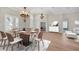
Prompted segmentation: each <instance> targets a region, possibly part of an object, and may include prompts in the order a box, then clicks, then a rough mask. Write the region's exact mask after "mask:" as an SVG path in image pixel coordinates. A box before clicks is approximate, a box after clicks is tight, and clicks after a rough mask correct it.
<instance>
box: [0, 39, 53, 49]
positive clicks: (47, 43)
mask: <svg viewBox="0 0 79 59" xmlns="http://www.w3.org/2000/svg"><path fill="white" fill-rule="evenodd" d="M43 42H44V46H43V45H42V41H40V44H39V45H40V51H46V50H47V49H48V47H49V45H50V43H51V41H49V40H45V39H43ZM17 46H18V45H17V44H15V45H14V47H13V51H38V45H37V44H35V45H34V44H30V45H29V46H27V47H25V46H23V45H20V46H19V48H17ZM0 51H6V48H5V49H4V50H3V47H1V46H0ZM7 51H11V46H9V48H8V50H7Z"/></svg>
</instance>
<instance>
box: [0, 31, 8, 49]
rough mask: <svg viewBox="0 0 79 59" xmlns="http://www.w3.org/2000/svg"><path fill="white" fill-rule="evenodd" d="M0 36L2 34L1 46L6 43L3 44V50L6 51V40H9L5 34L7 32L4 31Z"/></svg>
mask: <svg viewBox="0 0 79 59" xmlns="http://www.w3.org/2000/svg"><path fill="white" fill-rule="evenodd" d="M0 34H1V38H2V39H1V45H2V44H3V42H4V44H3V49H5V43H6V40H7V36H6V34H5V32H3V31H0Z"/></svg>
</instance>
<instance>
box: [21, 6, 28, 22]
mask: <svg viewBox="0 0 79 59" xmlns="http://www.w3.org/2000/svg"><path fill="white" fill-rule="evenodd" d="M20 16H21V17H22V18H23V19H24V22H26V18H27V17H29V14H28V12H27V11H26V7H24V8H23V10H22V11H21V12H20Z"/></svg>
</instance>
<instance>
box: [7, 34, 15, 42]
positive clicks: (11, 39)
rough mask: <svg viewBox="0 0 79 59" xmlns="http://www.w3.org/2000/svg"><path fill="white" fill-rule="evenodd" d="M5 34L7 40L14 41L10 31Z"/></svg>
mask: <svg viewBox="0 0 79 59" xmlns="http://www.w3.org/2000/svg"><path fill="white" fill-rule="evenodd" d="M6 35H7V39H8V41H9V42H12V41H14V38H13V37H12V35H11V34H10V33H6Z"/></svg>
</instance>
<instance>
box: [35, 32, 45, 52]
mask: <svg viewBox="0 0 79 59" xmlns="http://www.w3.org/2000/svg"><path fill="white" fill-rule="evenodd" d="M42 36H43V32H42V31H41V32H40V33H39V34H38V37H35V38H34V40H35V41H36V42H37V44H38V51H39V50H40V41H42V45H43V47H44V42H43V39H42Z"/></svg>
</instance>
